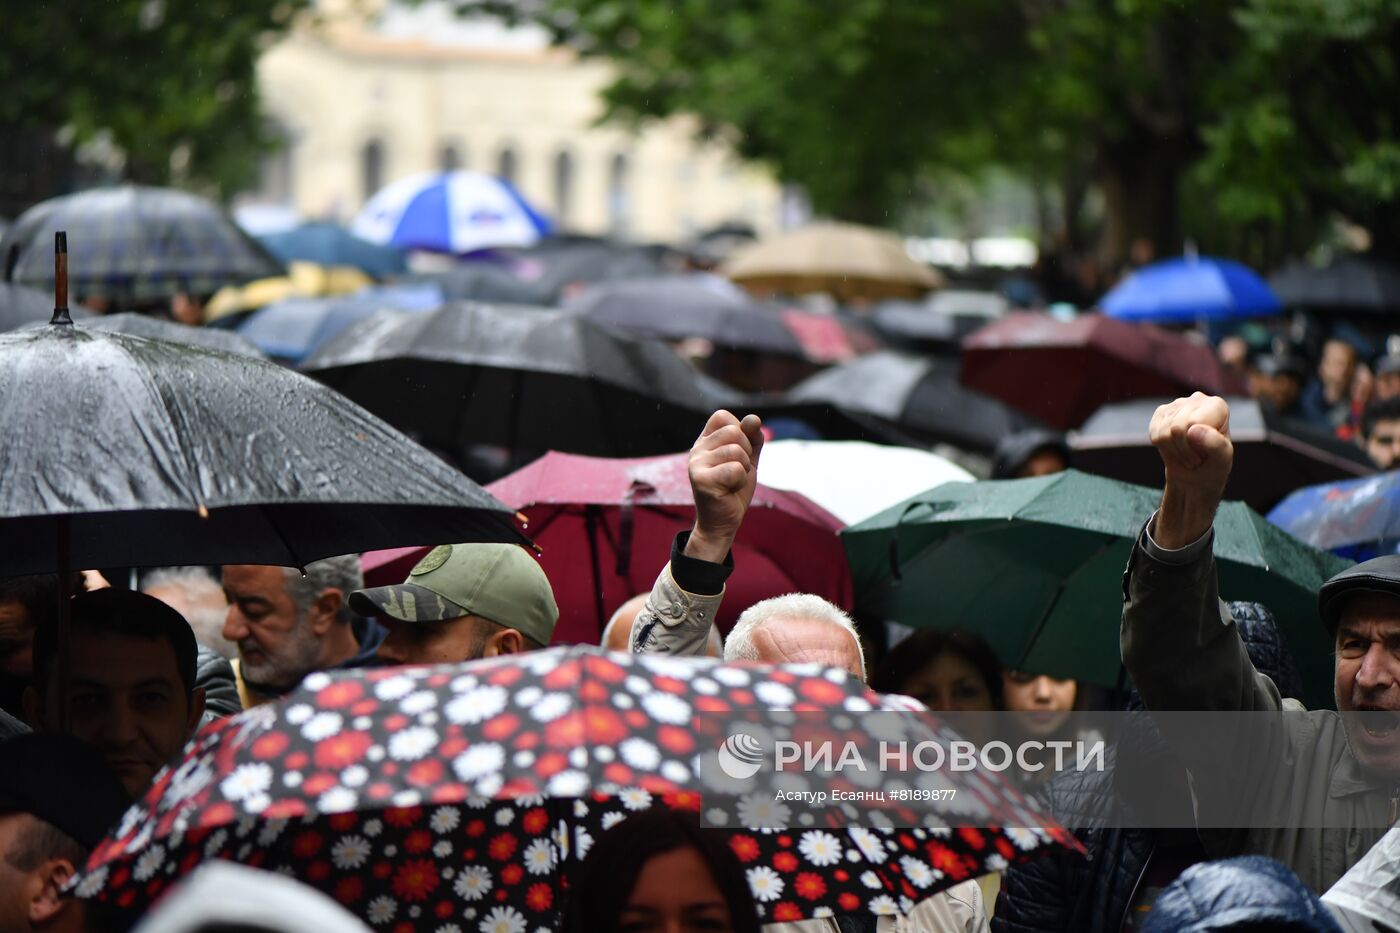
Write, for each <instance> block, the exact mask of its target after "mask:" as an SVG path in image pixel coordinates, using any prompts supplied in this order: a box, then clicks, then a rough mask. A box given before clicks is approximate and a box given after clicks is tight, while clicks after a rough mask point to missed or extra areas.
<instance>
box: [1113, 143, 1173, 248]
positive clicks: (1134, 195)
mask: <svg viewBox="0 0 1400 933" xmlns="http://www.w3.org/2000/svg"><path fill="white" fill-rule="evenodd" d="M1099 156H1100V161H1099V170H1098V181H1099V186H1100V188H1101V190H1102V191H1103V196H1104V215H1105V216H1104V229H1103V233H1102V236H1101V240H1100V259H1101V260H1102V261H1103V263H1104V265H1105V267H1106V268H1107V269H1110V270H1111V269H1114V268H1117V267H1118V266H1120V265H1121V264H1122V263H1124V262H1125V261H1127V260H1128V259H1129V257H1130V256H1132V255H1133V254H1134V253H1137V254H1138V255H1141V248H1139V249H1138V250H1134V248H1133V247H1134V244H1138V243H1140V242H1145V243H1147V244H1150V246H1151V248H1152V256H1153V258H1155V259H1161V258H1165V257H1168V256H1176V255H1179V254H1180V253H1181V250H1182V246H1183V244H1182V231H1181V207H1180V204H1179V202H1178V197H1179V196H1180V188H1181V176H1182V173H1183V172H1184V171H1185V170H1186V168H1187V166H1188V165H1189V163H1190V157H1189V155H1188V152H1187V147H1186V146H1184V145H1182V144H1181V143H1180V142H1178V141H1174V140H1162V139H1154V138H1145V137H1140V138H1138V139H1135V140H1132V141H1130V142H1125V143H1121V144H1116V145H1107V146H1104V147H1102V148H1101V150H1100V153H1099Z"/></svg>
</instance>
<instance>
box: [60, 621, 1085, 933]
mask: <svg viewBox="0 0 1400 933" xmlns="http://www.w3.org/2000/svg"><path fill="white" fill-rule="evenodd" d="M778 696H781V697H784V698H786V701H785V703H784V706H785V708H788V709H791V710H793V711H795V713H797V714H800V713H802V712H803V711H806V712H808V713H809V715H810V716H813V717H815V716H818V715H821V716H825V714H827V713H828V712H829V711H830V710H831V709H847V710H850V711H869V710H893V709H900V710H907V707H905V706H903V705H902V704H901V705H897V706H891V705H888V703H887V701H886V700H885V699H884V698H881V697H879V696H878V695H876V694H872V693H870V692H869V691H868V690H866V689H865V687H864V685H862V684H860V683H859V682H857V681H856V680H855V679H854V678H853V677H850V676H849V675H845V674H844V673H843V672H824V671H820V670H817V669H813V668H812V667H810V666H807V667H803V666H790V667H786V668H784V667H777V668H774V667H767V666H760V665H752V666H747V665H746V666H739V665H725V664H720V663H717V662H713V661H709V660H706V659H690V658H687V659H677V658H663V657H657V656H648V655H641V656H637V655H625V654H603V653H599V652H598V651H597V650H596V649H583V648H571V649H552V650H547V651H540V652H532V653H529V654H526V655H513V656H509V657H503V658H495V659H490V660H486V661H478V662H473V663H470V664H466V665H456V666H443V667H410V668H381V669H372V670H358V671H345V672H338V673H335V674H326V673H317V674H313V675H311V676H310V677H308V678H307V679H306V681H305V682H304V683H303V684H302V686H301V687H299V688H298V689H297V691H295V692H294V693H293V694H291V695H290V696H288V697H287V698H286V699H285V700H284V701H283V702H280V703H277V704H274V705H268V706H262V707H259V708H257V709H254V710H250V711H248V712H246V713H243V714H242V715H240V716H237V717H234V718H232V719H227V720H222V721H220V722H219V723H217V724H215V725H214V726H212V727H210V728H209V729H206V730H205V731H204V732H203V733H201V734H200V735H199V736H198V737H196V739H195V740H194V741H193V742H192V743H191V744H190V745H189V746H188V747H187V749H186V751H185V755H184V757H183V760H182V761H180V762H179V763H178V764H177V765H175V766H173V767H171V768H168V769H166V770H164V771H162V772H161V773H160V774H159V775H157V777H156V780H155V782H154V783H153V785H152V787H151V789H150V790H149V791H148V792H147V793H146V795H145V797H144V798H143V800H142V801H141V802H140V803H139V804H137V805H136V806H134V807H132V809H131V810H130V811H128V813H127V814H126V817H125V818H124V819H123V821H122V822H121V824H120V825H119V826H118V827H117V828H116V829H115V830H114V831H113V832H112V834H111V835H110V836H109V837H108V839H107V840H105V841H104V842H102V843H101V844H99V845H98V846H97V848H96V849H95V850H94V851H93V853H92V856H91V858H90V860H89V861H88V863H87V866H86V869H85V871H84V874H83V876H82V877H81V878H80V879H79V881H78V883H77V885H76V893H77V895H78V896H79V897H82V898H85V899H96V900H100V901H104V902H108V903H116V904H119V905H122V906H126V907H130V908H136V909H139V908H141V907H142V906H144V905H146V904H148V903H149V902H150V901H151V900H153V899H154V898H157V897H159V896H160V895H161V894H162V893H163V891H164V890H165V889H166V888H168V887H169V886H171V885H172V884H173V883H175V882H176V881H177V880H178V879H179V877H180V876H181V875H182V874H184V873H187V872H188V871H190V870H192V869H193V868H194V867H195V866H196V865H198V864H200V863H201V862H204V861H207V860H210V859H214V858H227V859H231V860H234V861H240V862H245V863H248V864H252V865H255V866H257V867H261V868H264V869H268V870H277V869H279V868H280V869H284V870H286V869H291V870H295V872H296V874H297V877H298V878H300V879H302V880H304V881H306V882H307V883H308V884H311V885H313V886H315V887H317V888H319V889H320V890H322V891H325V892H327V893H328V894H330V895H331V896H332V897H334V898H335V899H336V900H338V901H339V902H340V903H341V904H342V905H344V906H346V907H347V908H348V909H350V910H351V911H352V912H354V913H356V914H357V915H359V916H362V917H365V918H367V919H368V921H369V922H370V923H371V925H372V926H374V927H376V928H386V927H391V926H394V925H395V924H398V925H402V928H403V929H405V930H426V931H435V930H438V929H440V928H441V926H442V925H443V924H446V923H453V922H456V923H461V922H463V921H466V924H467V928H468V929H477V928H483V929H488V930H493V929H497V928H498V926H499V927H500V928H504V929H511V930H525V929H530V930H535V929H540V928H542V927H543V928H553V927H554V925H555V921H556V920H557V911H558V909H559V906H560V901H561V895H562V893H563V888H562V878H561V876H563V875H564V874H566V873H567V869H568V865H569V863H570V862H571V861H572V860H574V859H577V858H579V857H581V856H583V855H586V854H587V848H588V846H589V845H590V844H591V842H592V839H593V838H596V836H597V835H598V833H600V832H602V831H604V830H606V829H607V828H609V827H610V826H611V825H613V824H614V823H615V822H616V821H617V820H618V819H620V818H622V817H623V816H625V815H626V813H627V812H630V811H635V810H639V809H645V808H648V807H651V806H658V805H659V806H670V807H672V808H674V809H678V810H696V811H698V810H699V809H700V807H701V805H702V799H705V800H706V802H705V805H706V806H707V807H709V806H711V805H712V804H713V803H714V800H713V799H706V798H703V797H702V793H701V792H700V791H699V790H697V788H698V787H701V786H702V785H703V786H708V785H707V784H706V783H705V780H704V779H702V778H700V777H699V776H698V775H697V768H701V769H703V767H704V766H703V764H702V763H701V762H700V761H699V760H698V756H701V755H703V754H705V753H709V754H713V752H711V751H710V750H711V749H717V748H718V747H719V744H720V743H721V742H722V741H723V739H724V733H723V731H722V730H723V729H724V728H727V727H728V726H729V725H730V724H731V723H730V718H729V717H730V716H731V715H740V714H741V711H742V710H743V709H745V708H748V707H752V706H754V705H762V704H765V703H767V702H771V701H770V700H768V699H760V698H771V697H778ZM789 715H791V714H789ZM841 718H842V719H845V720H846V722H847V725H846V726H838V727H836V728H838V729H843V730H846V731H848V732H849V731H853V730H859V728H860V727H859V725H857V724H855V717H841ZM898 718H899V719H900V722H901V724H902V726H903V728H901V730H900V731H901V732H903V733H904V734H907V735H910V736H917V737H921V738H922V739H925V740H938V739H939V738H940V737H941V736H942V733H941V732H940V731H939V726H938V724H937V722H936V720H934V719H933V718H932V717H931V716H929V715H927V714H922V713H909V712H900V713H899V714H898ZM775 721H776V720H775ZM707 724H713V728H711V727H709V726H708V725H707ZM717 730H718V731H717ZM712 733H713V734H712ZM843 734H844V733H843ZM867 738H869V737H868V736H867ZM954 779H955V780H957V781H958V782H960V783H961V784H962V787H963V790H962V792H961V793H959V795H958V801H959V802H958V804H957V806H958V807H963V806H964V805H966V806H970V807H971V808H972V809H971V810H970V811H963V812H970V813H974V814H976V816H975V817H974V819H978V820H980V819H981V818H983V817H987V818H991V819H989V820H988V821H987V822H985V823H984V822H977V823H976V824H975V825H1004V826H1019V827H1027V828H1026V829H1013V830H991V829H984V830H967V829H964V830H959V831H957V832H947V831H944V832H934V831H924V830H902V831H893V832H882V833H877V832H872V831H869V830H863V829H849V830H844V829H836V828H828V829H823V828H820V826H814V827H813V828H811V829H806V830H802V829H797V828H795V827H794V829H793V830H791V831H789V832H781V833H779V832H771V831H769V832H755V831H747V830H723V831H724V832H728V833H730V836H729V844H730V847H731V849H732V850H733V851H734V853H735V855H736V857H737V858H738V859H739V860H740V861H741V862H742V863H743V864H744V867H745V874H746V877H747V879H748V881H749V884H750V887H751V889H752V891H753V894H754V903H755V906H756V908H757V909H758V910H759V911H760V916H761V919H762V920H765V921H772V920H780V919H801V918H803V917H811V916H813V915H814V914H816V913H817V912H818V911H821V910H822V909H823V908H825V910H826V911H827V912H832V913H850V914H861V913H867V914H868V913H871V912H874V913H882V912H887V913H895V912H898V911H899V910H901V909H905V910H907V909H908V908H909V907H910V906H912V904H913V903H914V901H915V900H917V899H921V898H923V897H925V896H928V895H929V894H932V893H935V892H936V891H938V890H940V889H942V888H944V887H947V886H949V885H951V884H954V883H956V882H957V881H961V880H964V879H966V878H968V877H974V876H977V875H980V874H983V873H985V872H987V871H993V870H1000V869H1002V868H1005V867H1006V866H1007V865H1008V864H1010V863H1013V862H1018V861H1021V860H1023V859H1025V858H1027V857H1030V856H1032V855H1033V854H1035V853H1036V852H1038V851H1044V850H1046V849H1047V848H1049V847H1051V846H1055V845H1061V844H1068V845H1073V843H1071V842H1070V841H1069V838H1068V834H1067V833H1066V832H1065V831H1064V830H1063V829H1060V828H1059V827H1057V826H1055V825H1054V824H1052V823H1049V822H1048V821H1046V820H1045V818H1044V817H1042V816H1040V815H1039V814H1038V813H1037V812H1036V811H1035V810H1033V809H1031V808H1030V807H1028V806H1027V805H1026V804H1025V803H1024V798H1023V797H1022V796H1021V795H1020V794H1019V792H1017V791H1015V790H1014V789H1013V788H1011V786H1010V785H1009V784H1006V783H1004V782H1003V781H1002V780H1001V779H1000V778H999V776H997V775H993V774H990V773H983V774H980V775H976V776H963V775H961V774H960V775H958V776H957V777H956V778H954ZM753 796H757V795H753ZM782 809H786V806H785V805H782V804H779V803H775V801H774V800H773V799H772V795H771V794H769V795H767V799H765V800H752V801H748V802H744V801H741V802H740V803H739V806H738V812H739V813H749V814H751V815H752V816H754V817H755V818H756V819H758V820H761V821H762V824H763V825H769V826H772V825H774V824H775V823H780V822H784V820H783V814H782V812H781V810H782ZM872 882H873V883H872ZM502 924H504V926H500V925H502ZM394 928H396V929H397V928H398V927H394Z"/></svg>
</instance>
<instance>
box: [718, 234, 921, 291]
mask: <svg viewBox="0 0 1400 933" xmlns="http://www.w3.org/2000/svg"><path fill="white" fill-rule="evenodd" d="M719 271H720V273H721V274H722V275H724V276H727V277H728V278H730V279H731V280H733V281H735V282H737V283H739V284H740V285H742V286H744V287H745V288H746V289H748V290H749V291H750V292H752V293H754V294H756V295H765V296H766V295H774V294H786V295H801V294H806V293H808V292H826V293H828V294H830V295H832V296H834V297H836V298H838V299H841V300H851V299H862V298H864V299H872V300H873V299H879V298H914V297H918V296H920V295H922V294H924V293H925V292H927V291H928V290H930V289H933V288H937V287H938V286H939V285H941V284H942V277H941V276H940V275H939V274H938V273H937V272H935V271H934V270H933V269H931V268H929V267H928V266H925V265H924V264H922V263H920V262H917V261H915V260H914V259H913V258H911V257H910V256H909V254H908V253H907V252H905V249H904V244H903V243H902V242H900V239H899V237H897V236H895V235H894V234H892V233H887V232H885V231H883V230H875V229H873V228H870V227H860V226H856V225H855V224H840V223H816V224H810V225H808V226H806V227H803V228H802V229H800V230H794V231H792V232H791V233H784V234H781V235H779V236H776V237H772V238H771V239H767V240H761V241H759V242H757V243H755V244H753V245H752V246H746V247H743V248H742V249H739V250H737V251H735V253H734V255H732V256H731V257H730V258H729V259H728V260H727V261H726V262H725V263H724V265H722V266H721V267H720V269H719Z"/></svg>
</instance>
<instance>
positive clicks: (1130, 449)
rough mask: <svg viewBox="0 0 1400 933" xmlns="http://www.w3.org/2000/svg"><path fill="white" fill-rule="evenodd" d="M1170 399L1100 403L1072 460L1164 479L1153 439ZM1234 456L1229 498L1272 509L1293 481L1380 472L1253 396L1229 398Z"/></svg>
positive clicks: (1139, 479) (1090, 468) (1133, 477)
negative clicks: (1158, 415)
mask: <svg viewBox="0 0 1400 933" xmlns="http://www.w3.org/2000/svg"><path fill="white" fill-rule="evenodd" d="M1164 401H1166V399H1159V400H1151V399H1138V400H1135V401H1131V402H1118V403H1115V404H1112V405H1105V406H1104V407H1103V408H1100V409H1099V410H1098V411H1097V412H1095V413H1094V414H1093V415H1092V416H1090V418H1089V420H1088V421H1086V422H1084V426H1083V427H1081V428H1080V429H1079V430H1078V431H1077V432H1076V433H1074V434H1072V435H1071V436H1070V447H1071V448H1072V449H1073V451H1074V465H1075V466H1076V467H1077V468H1079V469H1081V470H1084V471H1086V472H1089V473H1098V474H1099V475H1101V476H1109V477H1112V478H1113V479H1120V480H1125V481H1127V482H1130V483H1137V484H1139V485H1142V486H1152V487H1160V486H1161V485H1162V459H1161V457H1160V456H1158V454H1157V451H1156V449H1155V448H1153V447H1152V445H1151V444H1150V443H1149V442H1148V439H1147V426H1148V424H1149V423H1150V422H1151V421H1152V413H1153V412H1154V411H1156V409H1157V406H1158V405H1160V404H1162V402H1164ZM1229 403H1230V438H1231V440H1232V441H1233V442H1234V445H1235V463H1234V467H1233V468H1232V469H1231V470H1230V482H1229V484H1228V485H1227V486H1226V487H1225V497H1226V498H1227V499H1242V500H1244V501H1245V502H1246V503H1248V505H1249V507H1250V508H1252V509H1254V510H1255V511H1257V512H1261V513H1262V512H1267V511H1268V510H1269V509H1270V508H1272V507H1273V506H1274V505H1275V504H1277V503H1278V501H1279V500H1280V499H1282V498H1283V497H1284V496H1286V495H1288V494H1289V493H1290V492H1292V491H1293V490H1295V489H1300V488H1302V487H1303V486H1311V485H1313V484H1315V483H1329V482H1332V481H1334V480H1339V479H1347V478H1350V477H1354V476H1366V475H1368V474H1370V473H1374V472H1375V465H1374V464H1373V463H1371V461H1370V459H1369V458H1368V457H1367V456H1366V454H1365V453H1364V452H1363V451H1362V450H1361V449H1360V448H1358V447H1357V446H1356V445H1355V444H1349V443H1347V442H1346V441H1343V440H1339V439H1338V438H1336V437H1334V436H1332V435H1331V434H1328V433H1327V432H1326V431H1320V430H1318V429H1317V428H1314V427H1312V426H1311V425H1308V424H1305V423H1303V422H1300V421H1296V420H1294V419H1291V418H1283V417H1279V416H1277V415H1273V414H1269V413H1267V412H1265V411H1264V410H1263V409H1261V408H1260V407H1259V403H1258V402H1255V401H1254V400H1252V399H1248V398H1231V399H1229Z"/></svg>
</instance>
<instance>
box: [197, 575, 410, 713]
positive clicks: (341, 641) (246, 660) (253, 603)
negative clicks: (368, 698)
mask: <svg viewBox="0 0 1400 933" xmlns="http://www.w3.org/2000/svg"><path fill="white" fill-rule="evenodd" d="M363 586H364V576H363V574H362V573H361V572H360V558H359V557H358V556H356V555H354V554H347V555H345V556H343V557H331V558H328V559H326V560H318V561H316V562H314V563H311V564H307V565H306V573H305V575H303V574H302V573H301V572H300V571H299V570H297V569H295V568H293V567H271V566H266V565H261V564H230V565H228V566H226V567H224V595H225V597H227V599H228V615H227V617H226V619H225V620H224V637H225V638H227V639H228V640H229V641H232V642H235V643H236V644H237V645H238V657H239V664H238V671H237V673H238V682H239V691H240V693H241V694H243V705H244V706H245V707H250V706H252V705H253V704H256V703H262V702H266V701H267V700H270V699H274V698H276V697H279V696H281V695H283V694H284V693H287V692H288V691H289V690H291V689H292V688H294V687H296V685H297V684H299V683H301V681H302V678H303V677H305V676H306V675H307V674H310V673H312V672H313V671H325V670H339V669H342V668H351V667H363V666H366V665H369V664H373V663H376V662H375V660H374V656H375V652H376V651H377V650H378V649H379V644H380V642H382V641H383V640H384V629H382V628H381V627H380V626H379V624H378V623H377V622H375V621H374V620H372V619H365V618H360V617H359V616H356V615H355V614H354V613H353V612H351V611H350V606H349V602H348V599H349V596H350V594H351V593H352V592H354V591H355V590H358V589H360V588H361V587H363Z"/></svg>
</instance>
